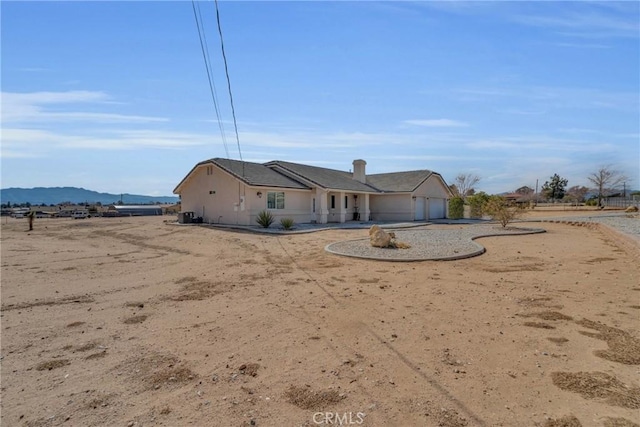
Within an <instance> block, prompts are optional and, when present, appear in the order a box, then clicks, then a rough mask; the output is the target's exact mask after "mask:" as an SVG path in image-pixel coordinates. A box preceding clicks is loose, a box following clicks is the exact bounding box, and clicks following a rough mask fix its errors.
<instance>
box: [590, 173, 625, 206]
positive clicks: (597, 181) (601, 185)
mask: <svg viewBox="0 0 640 427" xmlns="http://www.w3.org/2000/svg"><path fill="white" fill-rule="evenodd" d="M587 179H588V180H589V181H591V183H592V184H593V185H594V186H595V190H596V191H597V192H598V206H602V199H604V198H605V197H607V196H609V195H610V194H611V193H613V192H615V190H616V188H618V187H620V184H622V183H623V182H625V181H626V180H627V177H626V176H624V175H623V174H622V173H620V172H619V171H617V170H614V169H611V165H608V166H600V168H599V169H598V170H597V171H596V172H593V173H592V174H591V175H589V176H588V177H587Z"/></svg>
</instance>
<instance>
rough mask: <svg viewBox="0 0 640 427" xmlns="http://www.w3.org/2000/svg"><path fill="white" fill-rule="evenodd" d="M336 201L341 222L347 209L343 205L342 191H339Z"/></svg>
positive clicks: (345, 218) (343, 220)
mask: <svg viewBox="0 0 640 427" xmlns="http://www.w3.org/2000/svg"><path fill="white" fill-rule="evenodd" d="M338 203H339V204H340V211H339V212H340V223H343V222H345V221H346V220H347V209H346V208H345V207H344V191H341V192H340V198H339V199H338Z"/></svg>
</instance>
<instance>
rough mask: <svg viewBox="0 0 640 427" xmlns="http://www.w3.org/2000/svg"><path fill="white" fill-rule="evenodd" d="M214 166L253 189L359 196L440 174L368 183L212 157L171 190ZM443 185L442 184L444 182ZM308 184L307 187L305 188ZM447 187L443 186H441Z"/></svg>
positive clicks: (296, 166)
mask: <svg viewBox="0 0 640 427" xmlns="http://www.w3.org/2000/svg"><path fill="white" fill-rule="evenodd" d="M208 164H213V165H216V166H217V167H219V168H220V169H222V170H224V171H226V172H227V173H229V174H231V175H233V176H234V177H235V178H237V179H239V180H240V181H242V182H244V183H246V184H247V185H251V186H254V187H280V188H294V189H302V190H309V189H311V188H312V187H314V186H318V187H321V188H325V189H329V190H343V191H353V192H359V193H398V192H400V193H401V192H412V191H414V190H415V189H416V188H418V186H420V184H422V183H423V182H424V181H425V180H427V179H428V178H429V177H430V176H431V175H436V176H438V177H439V178H440V179H442V177H440V175H438V174H437V173H435V172H432V171H430V170H426V169H424V170H415V171H407V172H394V173H381V174H372V175H366V180H367V183H366V184H365V183H362V182H360V181H358V180H356V179H354V178H353V174H352V173H351V172H345V171H340V170H336V169H327V168H321V167H318V166H310V165H303V164H300V163H291V162H285V161H281V160H274V161H271V162H268V163H264V164H262V163H252V162H243V161H238V160H230V159H222V158H214V159H209V160H205V161H202V162H200V163H198V164H197V165H196V166H195V167H194V168H193V169H192V170H191V171H190V172H189V173H188V174H187V176H186V177H185V178H184V179H183V180H182V181H181V182H180V184H178V186H177V187H176V188H175V190H174V191H173V192H174V193H179V190H180V187H181V186H182V184H183V183H184V182H185V181H186V180H187V178H188V177H189V176H190V175H191V174H192V173H193V171H194V170H195V169H196V168H198V167H199V166H202V165H208ZM442 181H443V184H444V180H442ZM305 183H307V185H305ZM444 185H445V187H446V184H444Z"/></svg>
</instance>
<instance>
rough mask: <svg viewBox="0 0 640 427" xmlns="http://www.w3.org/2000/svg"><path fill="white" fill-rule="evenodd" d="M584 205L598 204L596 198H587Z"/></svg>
mask: <svg viewBox="0 0 640 427" xmlns="http://www.w3.org/2000/svg"><path fill="white" fill-rule="evenodd" d="M584 204H585V206H598V199H597V198H595V199H589V200H587V201H586V202H584Z"/></svg>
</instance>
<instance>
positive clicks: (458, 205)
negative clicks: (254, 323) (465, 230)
mask: <svg viewBox="0 0 640 427" xmlns="http://www.w3.org/2000/svg"><path fill="white" fill-rule="evenodd" d="M463 216H464V199H463V198H462V197H454V198H452V199H451V200H449V218H451V219H460V218H462V217H463Z"/></svg>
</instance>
